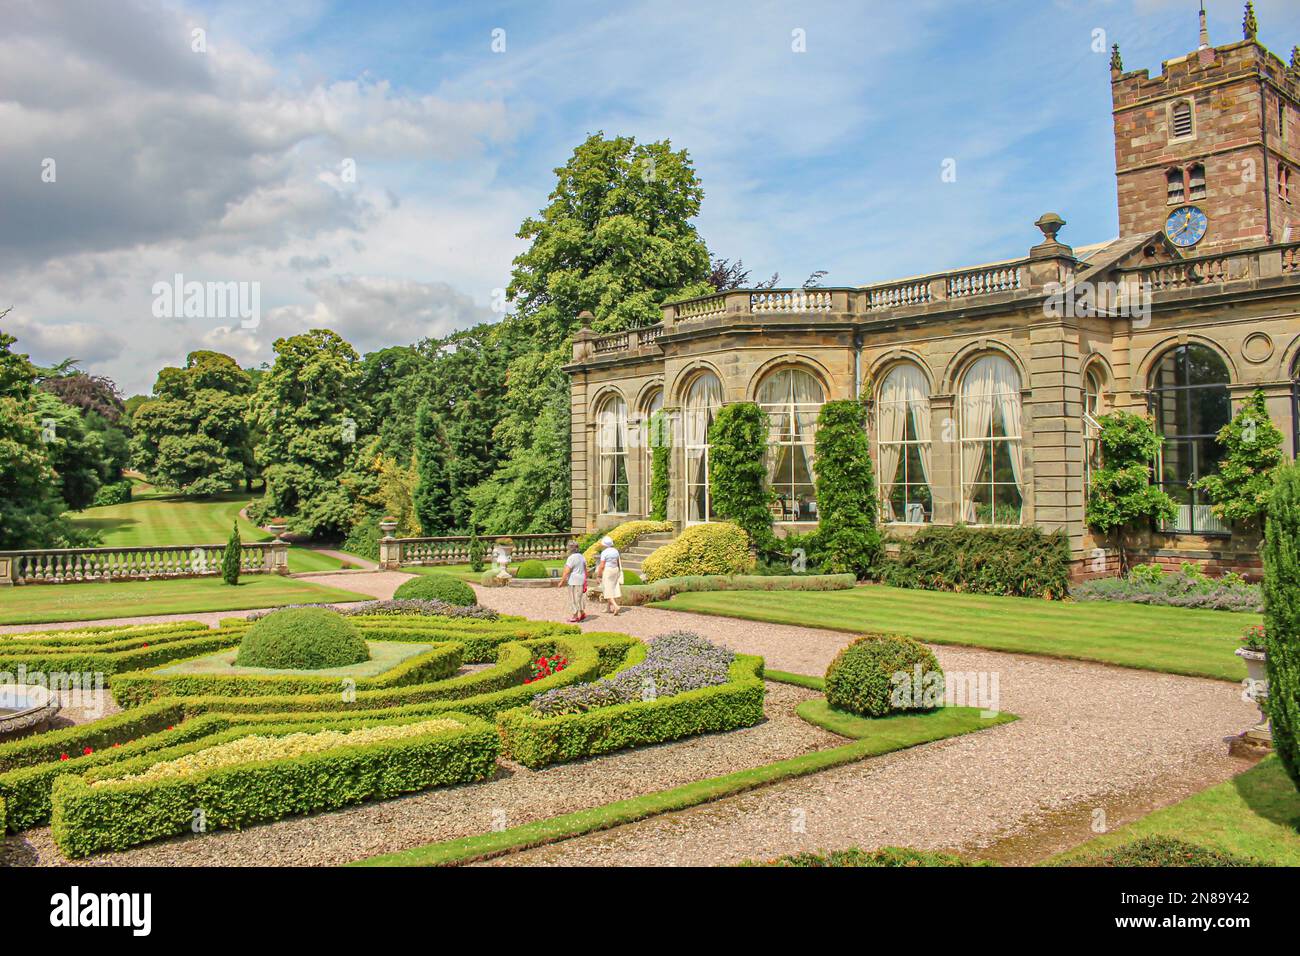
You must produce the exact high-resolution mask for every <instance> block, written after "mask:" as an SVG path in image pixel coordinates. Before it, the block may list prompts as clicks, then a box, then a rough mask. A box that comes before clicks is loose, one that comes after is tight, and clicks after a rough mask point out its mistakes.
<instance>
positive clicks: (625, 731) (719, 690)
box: [497, 655, 765, 769]
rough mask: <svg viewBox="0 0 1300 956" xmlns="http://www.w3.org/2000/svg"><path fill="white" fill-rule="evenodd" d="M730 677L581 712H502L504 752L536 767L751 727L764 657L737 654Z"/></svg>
mask: <svg viewBox="0 0 1300 956" xmlns="http://www.w3.org/2000/svg"><path fill="white" fill-rule="evenodd" d="M561 673H566V671H561ZM729 678H730V679H729V680H728V682H727V683H725V684H720V685H718V686H715V687H704V688H701V689H700V690H690V691H686V692H684V693H681V694H674V695H673V696H671V697H662V698H659V699H657V700H643V701H636V702H633V703H630V704H616V705H614V706H610V707H598V708H595V709H593V710H588V711H584V712H582V713H578V714H564V715H561V716H557V717H541V716H539V715H538V714H536V713H535V712H534V711H533V709H532V708H531V707H521V708H519V709H517V710H509V711H506V712H505V713H502V714H499V715H498V717H497V729H498V731H499V732H500V734H501V748H502V749H501V752H502V754H503V755H505V756H508V757H510V758H511V759H513V760H516V761H518V762H519V763H521V764H523V765H524V766H525V767H530V768H534V769H535V768H538V767H545V766H548V765H549V764H553V763H561V762H564V761H568V760H580V759H582V758H584V757H594V756H596V755H598V754H604V753H610V752H611V751H614V750H622V749H624V748H626V747H637V746H641V745H643V744H653V743H662V742H663V741H666V740H677V739H679V738H681V737H689V736H693V735H695V734H707V733H715V732H718V731H723V730H735V729H737V728H739V727H752V726H753V725H754V724H757V723H759V722H760V721H761V720H762V719H763V696H764V692H765V691H764V687H763V659H762V658H761V657H751V656H747V655H737V657H736V659H735V661H733V662H732V664H731V668H730V671H729Z"/></svg>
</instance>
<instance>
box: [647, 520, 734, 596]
mask: <svg viewBox="0 0 1300 956" xmlns="http://www.w3.org/2000/svg"><path fill="white" fill-rule="evenodd" d="M753 569H754V556H753V554H751V553H750V550H749V535H747V534H746V533H745V531H744V529H743V528H741V527H740V526H739V525H737V524H733V523H732V522H730V521H711V522H709V523H708V524H697V525H691V527H689V528H687V529H686V530H685V531H683V532H682V533H681V535H680V536H679V537H678V538H677V539H676V540H675V541H670V542H668V543H667V544H665V545H664V546H663V547H661V548H657V549H655V551H654V552H653V553H651V554H650V556H649V557H647V558H646V559H645V561H644V562H642V564H641V574H642V576H643V577H644V578H645V579H646V580H647V581H650V582H654V581H662V580H663V579H664V578H680V577H686V576H688V575H695V574H748V573H749V572H750V571H752V570H753Z"/></svg>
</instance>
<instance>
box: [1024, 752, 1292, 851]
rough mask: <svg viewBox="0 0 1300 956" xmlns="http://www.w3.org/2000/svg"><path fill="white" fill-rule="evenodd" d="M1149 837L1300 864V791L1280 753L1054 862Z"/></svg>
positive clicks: (1078, 847)
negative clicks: (1288, 773) (1290, 776)
mask: <svg viewBox="0 0 1300 956" xmlns="http://www.w3.org/2000/svg"><path fill="white" fill-rule="evenodd" d="M1147 836H1166V837H1177V838H1178V839H1180V840H1186V841H1187V842H1188V843H1195V844H1198V845H1200V846H1206V847H1210V848H1211V849H1215V850H1222V851H1224V852H1227V853H1233V854H1236V855H1238V856H1246V857H1252V858H1254V859H1256V860H1259V861H1260V862H1262V863H1266V864H1269V865H1271V866H1300V793H1298V792H1297V791H1296V788H1295V786H1294V785H1293V784H1292V783H1291V779H1290V778H1289V777H1288V776H1287V775H1286V771H1285V770H1283V769H1282V764H1281V763H1280V762H1279V761H1278V759H1277V758H1276V757H1269V758H1267V759H1266V760H1264V761H1263V762H1262V763H1260V764H1259V765H1258V766H1256V767H1253V768H1251V769H1250V770H1247V771H1246V772H1245V773H1243V774H1240V775H1238V776H1236V777H1234V778H1233V779H1232V780H1228V781H1226V782H1224V783H1221V784H1219V785H1217V786H1214V787H1210V789H1208V790H1204V791H1202V792H1201V793H1198V794H1196V796H1194V797H1188V798H1187V799H1186V800H1184V801H1182V802H1181V803H1176V804H1174V805H1173V806H1172V807H1165V808H1164V809H1163V810H1157V811H1156V812H1155V813H1152V814H1150V815H1148V816H1145V817H1143V818H1142V819H1141V820H1136V821H1134V822H1133V823H1130V824H1129V825H1128V826H1124V827H1120V828H1119V829H1118V830H1115V831H1114V832H1112V833H1107V834H1105V835H1103V836H1099V837H1096V838H1095V839H1092V840H1089V841H1088V842H1087V843H1084V844H1081V845H1079V846H1077V847H1075V848H1074V849H1073V850H1069V851H1067V852H1065V853H1062V854H1060V855H1059V856H1056V857H1053V858H1052V860H1050V861H1049V862H1052V863H1067V864H1068V863H1072V862H1075V861H1078V860H1079V859H1080V858H1083V857H1089V856H1092V855H1093V854H1095V853H1098V852H1101V851H1103V850H1109V849H1112V848H1114V847H1117V846H1121V845H1123V844H1125V843H1131V842H1132V841H1134V840H1137V839H1140V838H1142V837H1147Z"/></svg>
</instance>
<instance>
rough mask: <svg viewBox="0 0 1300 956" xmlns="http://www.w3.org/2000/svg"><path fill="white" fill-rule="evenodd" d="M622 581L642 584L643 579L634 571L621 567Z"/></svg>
mask: <svg viewBox="0 0 1300 956" xmlns="http://www.w3.org/2000/svg"><path fill="white" fill-rule="evenodd" d="M623 583H624V584H643V583H644V581H643V579H642V578H641V575H639V574H637V573H636V572H635V571H629V570H627V568H624V569H623Z"/></svg>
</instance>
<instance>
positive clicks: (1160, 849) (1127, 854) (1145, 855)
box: [1064, 836, 1263, 867]
mask: <svg viewBox="0 0 1300 956" xmlns="http://www.w3.org/2000/svg"><path fill="white" fill-rule="evenodd" d="M1064 865H1067V866H1124V867H1128V866H1161V867H1163V866H1216V867H1219V866H1262V865H1263V864H1261V863H1258V862H1256V861H1255V860H1252V859H1249V858H1248V857H1243V856H1236V855H1234V854H1232V853H1224V852H1222V851H1221V850H1212V849H1210V848H1209V847H1204V846H1199V845H1197V844H1195V843H1188V842H1187V841H1186V840H1179V839H1177V838H1175V837H1167V836H1149V837H1143V838H1142V839H1140V840H1134V841H1133V842H1132V843H1126V844H1124V845H1123V846H1120V847H1116V848H1115V849H1113V850H1103V851H1101V852H1099V853H1096V854H1093V855H1091V856H1084V857H1079V858H1076V859H1072V860H1070V861H1068V863H1066V864H1064Z"/></svg>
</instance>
